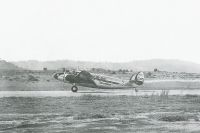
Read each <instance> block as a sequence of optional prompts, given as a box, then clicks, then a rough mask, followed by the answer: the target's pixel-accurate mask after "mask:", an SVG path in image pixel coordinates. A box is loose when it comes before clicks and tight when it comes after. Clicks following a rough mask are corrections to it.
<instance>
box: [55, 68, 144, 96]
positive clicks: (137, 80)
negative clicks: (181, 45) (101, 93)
mask: <svg viewBox="0 0 200 133" xmlns="http://www.w3.org/2000/svg"><path fill="white" fill-rule="evenodd" d="M53 77H54V78H55V79H57V80H60V81H63V82H65V83H70V84H72V88H71V90H72V92H77V91H78V87H77V86H83V87H91V88H99V89H127V88H135V90H136V88H137V87H138V86H140V85H142V84H143V83H144V74H143V72H139V73H137V74H136V75H134V74H133V75H132V76H131V77H130V79H129V80H122V79H119V78H115V77H110V76H106V75H100V74H94V73H89V72H87V71H72V72H70V71H69V72H63V73H55V74H54V75H53ZM136 91H137V90H136Z"/></svg>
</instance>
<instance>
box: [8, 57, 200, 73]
mask: <svg viewBox="0 0 200 133" xmlns="http://www.w3.org/2000/svg"><path fill="white" fill-rule="evenodd" d="M12 63H13V64H15V65H16V66H18V67H20V68H25V69H29V70H43V68H47V69H48V70H58V69H60V68H80V69H84V70H90V69H92V68H102V69H107V70H114V71H116V70H119V69H128V70H133V71H154V69H155V68H157V69H158V70H161V71H168V72H187V73H200V64H197V63H193V62H188V61H181V60H166V59H152V60H137V61H131V62H123V63H113V62H89V61H73V60H56V61H36V60H29V61H18V62H12Z"/></svg>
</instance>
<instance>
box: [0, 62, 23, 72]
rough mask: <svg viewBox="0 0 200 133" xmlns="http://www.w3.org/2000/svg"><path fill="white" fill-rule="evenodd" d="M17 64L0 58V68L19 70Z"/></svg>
mask: <svg viewBox="0 0 200 133" xmlns="http://www.w3.org/2000/svg"><path fill="white" fill-rule="evenodd" d="M20 69H21V68H19V67H18V66H16V65H14V64H12V63H10V62H7V61H5V60H0V70H20Z"/></svg>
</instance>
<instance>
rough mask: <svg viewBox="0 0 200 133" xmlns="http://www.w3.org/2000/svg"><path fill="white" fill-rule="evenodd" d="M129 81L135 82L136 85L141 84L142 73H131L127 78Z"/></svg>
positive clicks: (142, 79)
mask: <svg viewBox="0 0 200 133" xmlns="http://www.w3.org/2000/svg"><path fill="white" fill-rule="evenodd" d="M129 83H135V84H136V85H142V84H143V83H144V73H143V72H139V73H137V74H136V75H135V74H133V75H132V76H131V78H130V80H129Z"/></svg>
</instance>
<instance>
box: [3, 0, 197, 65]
mask: <svg viewBox="0 0 200 133" xmlns="http://www.w3.org/2000/svg"><path fill="white" fill-rule="evenodd" d="M199 7H200V1H199V0H17V1H16V0H1V1H0V58H1V59H5V60H8V61H21V60H40V61H46V60H63V59H70V60H81V61H97V62H98V61H111V62H127V61H132V60H146V59H153V58H159V59H180V60H186V61H192V62H196V63H200V8H199Z"/></svg>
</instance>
